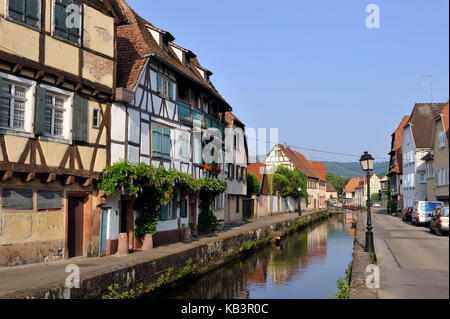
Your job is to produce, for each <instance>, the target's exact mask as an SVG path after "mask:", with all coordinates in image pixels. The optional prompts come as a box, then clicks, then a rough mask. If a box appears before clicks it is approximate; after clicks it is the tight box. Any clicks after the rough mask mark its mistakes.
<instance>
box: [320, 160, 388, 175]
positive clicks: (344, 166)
mask: <svg viewBox="0 0 450 319" xmlns="http://www.w3.org/2000/svg"><path fill="white" fill-rule="evenodd" d="M323 163H324V164H325V166H326V167H327V172H328V173H331V174H333V175H335V176H344V177H359V176H361V175H362V174H363V172H362V170H361V164H360V163H359V162H349V163H342V162H326V161H325V162H323ZM388 170H389V161H385V162H375V163H374V171H373V172H374V173H375V174H377V175H383V174H385V173H386V172H387V171H388Z"/></svg>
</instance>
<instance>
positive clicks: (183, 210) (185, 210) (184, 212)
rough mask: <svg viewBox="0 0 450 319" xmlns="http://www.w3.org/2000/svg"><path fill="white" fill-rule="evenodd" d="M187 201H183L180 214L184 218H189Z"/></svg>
mask: <svg viewBox="0 0 450 319" xmlns="http://www.w3.org/2000/svg"><path fill="white" fill-rule="evenodd" d="M186 203H187V201H186V200H182V201H181V212H180V216H181V217H183V218H186V217H187V209H186V208H187V207H186V206H187V205H186Z"/></svg>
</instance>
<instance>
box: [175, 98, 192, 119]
mask: <svg viewBox="0 0 450 319" xmlns="http://www.w3.org/2000/svg"><path fill="white" fill-rule="evenodd" d="M178 117H179V118H180V119H185V120H188V121H190V120H191V107H190V105H188V104H186V103H183V102H178Z"/></svg>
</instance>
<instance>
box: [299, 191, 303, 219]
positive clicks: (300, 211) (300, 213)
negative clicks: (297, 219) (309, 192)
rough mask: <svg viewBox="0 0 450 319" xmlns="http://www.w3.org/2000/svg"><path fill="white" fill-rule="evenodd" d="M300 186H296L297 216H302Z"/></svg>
mask: <svg viewBox="0 0 450 319" xmlns="http://www.w3.org/2000/svg"><path fill="white" fill-rule="evenodd" d="M302 189H303V188H302V187H301V186H300V187H299V188H298V216H302V195H301V193H302Z"/></svg>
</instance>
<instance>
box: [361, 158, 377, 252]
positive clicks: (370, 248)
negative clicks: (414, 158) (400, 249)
mask: <svg viewBox="0 0 450 319" xmlns="http://www.w3.org/2000/svg"><path fill="white" fill-rule="evenodd" d="M374 161H375V160H374V159H373V157H372V155H370V154H369V153H368V152H364V155H363V156H361V159H360V160H359V162H360V163H361V168H362V170H363V171H364V172H365V173H366V178H367V227H366V247H365V251H366V252H370V253H372V256H373V257H372V258H373V259H374V260H376V257H375V249H374V245H373V232H372V216H371V209H370V173H371V172H372V171H373V163H374Z"/></svg>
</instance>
